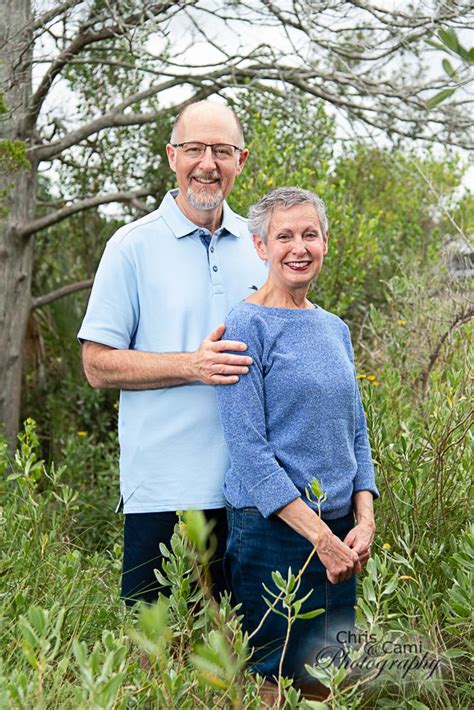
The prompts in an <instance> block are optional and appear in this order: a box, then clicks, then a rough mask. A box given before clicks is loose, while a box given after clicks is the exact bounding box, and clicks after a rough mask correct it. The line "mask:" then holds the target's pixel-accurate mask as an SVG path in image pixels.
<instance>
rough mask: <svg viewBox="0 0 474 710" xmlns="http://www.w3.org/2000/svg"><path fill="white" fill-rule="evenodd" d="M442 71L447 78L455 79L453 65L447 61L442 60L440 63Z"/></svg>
mask: <svg viewBox="0 0 474 710" xmlns="http://www.w3.org/2000/svg"><path fill="white" fill-rule="evenodd" d="M442 65H443V69H444V71H445V72H446V74H447V75H448V76H450V77H451V78H452V79H455V78H456V76H457V74H456V70H455V69H454V67H453V65H452V64H451V62H450V61H449V59H443V61H442Z"/></svg>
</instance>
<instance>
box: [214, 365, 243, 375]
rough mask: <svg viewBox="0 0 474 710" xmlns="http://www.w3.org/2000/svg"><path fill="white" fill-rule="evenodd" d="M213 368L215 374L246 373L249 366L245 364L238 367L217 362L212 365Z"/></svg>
mask: <svg viewBox="0 0 474 710" xmlns="http://www.w3.org/2000/svg"><path fill="white" fill-rule="evenodd" d="M213 370H215V374H216V375H246V374H247V372H248V371H249V368H248V367H247V366H242V367H238V366H236V365H222V364H221V363H219V364H216V365H213ZM212 376H213V375H212Z"/></svg>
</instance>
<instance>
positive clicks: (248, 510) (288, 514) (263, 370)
mask: <svg viewBox="0 0 474 710" xmlns="http://www.w3.org/2000/svg"><path fill="white" fill-rule="evenodd" d="M249 229H250V231H251V232H252V234H253V235H254V243H255V248H256V250H257V253H258V255H259V256H260V258H261V259H263V260H265V261H266V262H267V263H268V278H267V281H266V282H265V284H264V285H263V287H262V288H261V289H259V290H258V291H256V292H255V293H254V294H252V295H251V296H250V297H249V298H247V299H246V300H245V301H242V302H241V303H240V304H239V305H237V306H236V307H235V308H234V309H233V310H232V311H231V312H230V314H229V316H228V318H227V321H226V339H229V340H240V341H243V342H245V343H247V345H248V355H250V356H251V357H252V359H253V364H252V365H251V366H250V368H249V372H248V374H246V375H245V376H244V377H241V378H240V379H239V381H238V382H236V384H234V385H232V386H231V387H217V394H218V400H219V409H220V414H221V419H222V424H223V427H224V434H225V438H226V442H227V445H228V448H229V452H230V459H231V465H230V468H229V470H228V472H227V474H226V478H225V488H224V490H225V496H226V499H227V502H228V522H229V537H228V550H227V561H228V564H229V568H230V573H231V579H232V586H233V589H234V592H235V595H236V598H237V601H239V602H241V604H242V611H243V613H244V624H245V628H246V629H247V630H248V631H249V632H250V633H252V632H254V630H255V629H257V627H259V623H260V621H261V619H262V617H263V616H264V614H265V612H266V611H267V609H268V607H267V605H266V603H265V601H264V600H263V595H266V596H267V597H268V594H265V591H264V589H263V587H262V583H263V584H265V585H266V586H267V587H268V588H270V589H273V590H275V591H276V588H275V585H274V584H273V582H272V572H273V571H274V570H279V571H280V572H281V574H282V575H283V577H285V578H286V576H287V571H288V567H291V568H292V570H293V572H294V573H297V572H298V570H300V569H301V568H302V567H303V565H304V563H305V561H306V560H307V558H308V556H309V554H310V553H311V551H312V550H313V548H314V547H315V546H316V554H315V555H314V556H313V558H312V560H311V562H310V564H309V566H308V567H307V569H306V570H305V572H304V574H303V576H302V583H301V587H300V590H299V593H298V598H300V597H302V596H304V594H306V593H307V592H309V591H310V590H313V592H312V593H311V595H310V596H309V598H308V600H307V601H306V602H305V604H304V605H303V607H302V609H301V612H305V611H310V610H313V609H315V608H323V609H325V613H324V614H322V615H321V616H318V617H316V618H313V619H310V620H308V619H307V620H297V621H296V622H295V623H294V625H293V626H292V629H291V634H290V638H289V642H288V645H287V649H286V653H285V657H284V663H283V674H284V675H289V676H292V677H294V678H295V679H296V681H299V682H300V683H304V682H306V681H307V680H308V676H307V673H306V671H305V664H306V663H309V664H313V663H315V662H316V661H317V657H318V653H319V654H320V653H321V649H323V648H326V649H328V651H327V652H328V653H334V647H336V648H338V647H341V645H342V644H343V643H344V642H347V641H350V635H349V632H350V631H351V629H352V628H353V621H354V604H355V586H356V585H355V577H354V575H355V574H357V573H359V572H360V571H361V569H362V568H363V567H364V565H365V564H366V562H367V560H368V558H369V556H370V548H371V545H372V541H373V537H374V531H375V525H374V516H373V508H372V500H373V498H374V497H377V496H378V492H377V488H376V486H375V481H374V470H373V464H372V459H371V454H370V445H369V441H368V437H367V429H366V423H365V415H364V411H363V408H362V403H361V399H360V395H359V391H358V387H357V382H356V375H355V369H354V361H353V352H352V345H351V338H350V334H349V329H348V328H347V326H346V325H345V324H344V323H343V321H342V320H340V318H338V317H337V316H336V315H333V314H332V313H329V312H328V311H325V310H324V309H322V308H320V307H319V306H316V305H314V304H312V303H311V302H310V301H308V299H307V292H308V288H309V286H310V284H311V281H313V280H314V279H315V278H316V277H317V276H318V274H319V272H320V270H321V267H322V264H323V258H324V256H325V255H326V253H327V250H328V227H327V219H326V214H325V208H324V203H323V202H322V200H321V199H320V198H319V197H317V196H316V195H315V194H313V193H311V192H309V191H307V190H302V189H300V188H294V187H288V188H278V189H276V190H273V191H272V192H270V193H269V194H268V195H267V196H266V197H264V198H263V199H262V200H260V202H259V203H258V204H256V205H255V206H254V207H253V208H252V209H251V210H250V215H249ZM314 478H316V479H317V480H318V481H319V483H320V485H321V487H322V488H323V490H324V492H325V494H326V500H325V501H324V502H323V503H322V505H321V515H318V512H317V506H316V504H315V503H314V502H311V501H310V500H308V498H307V497H306V495H305V489H306V488H307V487H308V486H309V485H310V483H311V481H312V480H313V479H314ZM354 516H355V521H354ZM277 609H278V610H280V611H281V610H282V608H281V606H278V607H277ZM286 631H287V622H286V619H285V618H283V617H282V616H281V615H279V614H277V613H274V612H271V613H270V614H269V615H268V616H267V618H266V620H265V622H264V623H263V625H261V627H260V628H259V629H258V631H257V633H255V634H254V635H253V637H252V644H253V645H254V653H253V655H252V659H251V668H252V669H253V671H254V672H258V673H259V674H260V675H262V676H264V677H266V678H267V679H268V680H271V679H275V678H276V677H277V676H278V670H279V664H280V659H281V655H282V648H283V645H284V639H285V635H286ZM331 646H332V647H333V649H332V651H331V650H329V649H330V647H331Z"/></svg>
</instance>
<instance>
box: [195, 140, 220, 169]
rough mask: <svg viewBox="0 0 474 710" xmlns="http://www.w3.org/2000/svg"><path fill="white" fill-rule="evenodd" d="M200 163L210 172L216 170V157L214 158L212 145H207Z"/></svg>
mask: <svg viewBox="0 0 474 710" xmlns="http://www.w3.org/2000/svg"><path fill="white" fill-rule="evenodd" d="M199 165H200V166H201V168H202V169H203V170H207V171H209V172H211V170H215V167H216V159H215V158H214V154H213V152H212V148H211V146H210V145H207V146H206V147H205V149H204V153H203V155H202V158H201V160H200V161H199Z"/></svg>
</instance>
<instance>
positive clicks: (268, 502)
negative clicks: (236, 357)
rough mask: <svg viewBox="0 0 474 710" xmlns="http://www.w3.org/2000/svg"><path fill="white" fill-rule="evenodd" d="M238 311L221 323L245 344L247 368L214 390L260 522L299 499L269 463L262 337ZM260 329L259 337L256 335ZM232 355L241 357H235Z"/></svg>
mask: <svg viewBox="0 0 474 710" xmlns="http://www.w3.org/2000/svg"><path fill="white" fill-rule="evenodd" d="M238 313H239V310H238V308H237V309H235V311H233V312H232V314H231V315H230V317H228V319H227V321H226V333H225V338H226V339H228V340H241V341H243V342H244V343H246V344H247V346H248V350H247V352H246V354H247V355H249V356H250V357H251V358H252V359H253V364H252V365H251V366H250V368H249V372H248V374H246V375H243V376H241V377H240V379H239V381H238V382H237V383H236V384H234V385H220V386H218V387H217V388H216V389H217V398H218V404H219V413H220V417H221V421H222V426H223V429H224V436H225V440H226V443H227V447H228V449H229V454H230V459H231V475H232V476H236V477H237V478H238V479H239V480H240V482H241V484H242V485H243V486H244V488H245V489H246V491H247V493H248V495H249V496H250V498H251V499H252V500H253V501H254V504H255V506H256V507H257V508H258V510H259V511H260V513H261V514H262V515H263V516H264V517H265V518H267V517H269V516H270V515H271V514H272V513H274V512H275V511H277V510H279V509H280V508H282V507H283V506H285V505H287V504H288V503H291V501H293V500H296V499H297V498H299V497H300V492H299V490H298V489H297V488H296V486H295V485H294V484H293V482H292V481H291V479H290V478H289V476H288V475H287V474H286V472H285V471H284V469H283V468H282V467H281V466H280V464H279V463H278V461H277V460H276V458H275V454H274V452H273V450H272V447H271V445H270V443H269V442H268V440H267V427H266V422H265V403H264V365H263V350H264V348H263V337H264V326H263V324H262V323H260V326H261V327H260V329H259V327H258V323H257V322H256V320H255V319H254V320H252V319H251V318H250V319H249V320H248V319H247V318H243V317H239V316H238ZM259 330H260V332H258V331H259ZM238 354H240V355H241V354H242V353H241V352H240V353H238Z"/></svg>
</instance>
